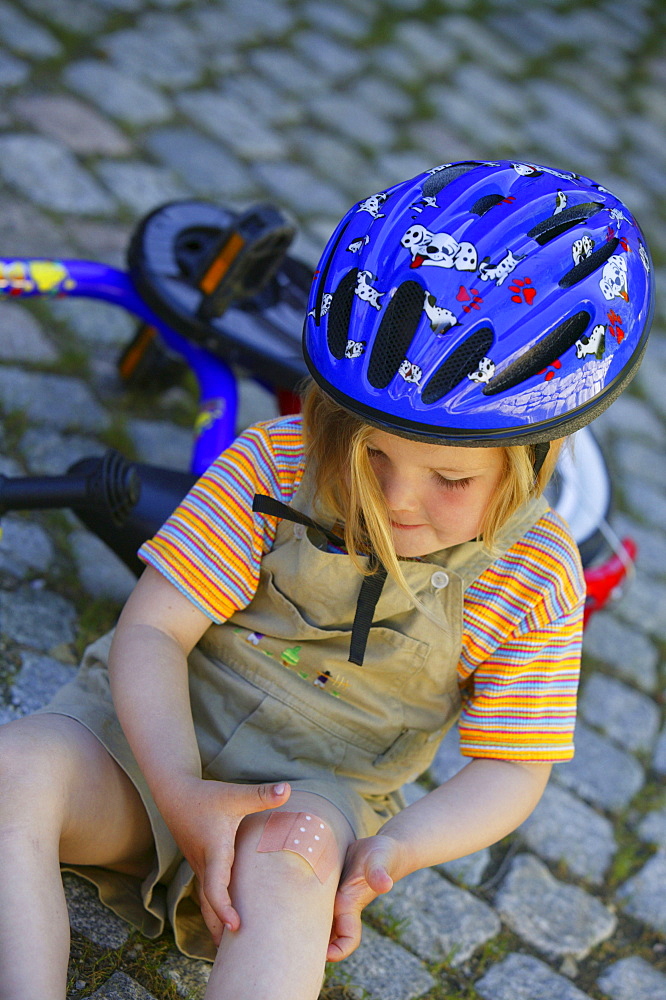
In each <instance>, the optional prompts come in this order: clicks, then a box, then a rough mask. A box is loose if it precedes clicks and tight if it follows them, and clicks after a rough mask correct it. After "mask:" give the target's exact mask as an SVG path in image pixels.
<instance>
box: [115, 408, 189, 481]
mask: <svg viewBox="0 0 666 1000" xmlns="http://www.w3.org/2000/svg"><path fill="white" fill-rule="evenodd" d="M127 432H128V433H129V435H130V437H131V438H132V442H133V444H134V447H135V448H136V451H137V456H138V458H139V461H142V462H151V463H152V464H153V465H166V466H167V467H168V468H170V469H178V470H179V471H181V472H187V471H188V470H189V467H190V453H191V451H192V440H193V438H192V431H191V430H189V429H187V428H185V427H178V426H176V424H172V423H169V422H168V421H166V420H139V419H137V418H134V419H132V420H129V421H128V422H127Z"/></svg>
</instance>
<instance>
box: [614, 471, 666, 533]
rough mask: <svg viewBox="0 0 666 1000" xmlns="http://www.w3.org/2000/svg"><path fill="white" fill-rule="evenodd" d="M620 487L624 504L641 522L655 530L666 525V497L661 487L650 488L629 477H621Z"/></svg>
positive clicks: (642, 482) (643, 482) (646, 484)
mask: <svg viewBox="0 0 666 1000" xmlns="http://www.w3.org/2000/svg"><path fill="white" fill-rule="evenodd" d="M621 486H622V492H623V494H624V498H625V502H627V503H628V504H629V506H630V507H631V508H632V510H635V511H636V512H637V513H638V514H639V516H640V518H641V520H643V521H646V522H647V523H648V524H653V525H654V526H655V527H656V528H660V527H662V526H663V525H664V524H666V496H665V491H664V488H663V487H657V486H652V485H651V484H650V483H647V482H645V481H641V480H639V479H634V478H632V477H630V476H623V477H622V479H621Z"/></svg>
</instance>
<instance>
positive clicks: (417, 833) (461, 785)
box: [328, 758, 551, 962]
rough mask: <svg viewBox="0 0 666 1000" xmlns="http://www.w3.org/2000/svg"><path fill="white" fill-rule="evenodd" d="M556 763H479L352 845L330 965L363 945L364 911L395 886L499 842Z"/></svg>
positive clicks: (519, 820) (529, 809)
mask: <svg viewBox="0 0 666 1000" xmlns="http://www.w3.org/2000/svg"><path fill="white" fill-rule="evenodd" d="M550 770H551V765H550V764H548V763H523V762H513V761H506V760H495V759H483V758H477V759H475V760H472V761H471V762H470V763H469V764H468V765H467V766H466V767H464V768H463V769H462V771H460V772H459V773H458V774H456V775H455V776H454V777H453V778H451V779H450V780H449V781H447V782H446V783H445V784H443V785H441V786H440V787H439V788H436V789H435V790H434V791H432V792H430V793H429V794H428V795H426V796H424V798H422V799H419V800H418V801H417V802H415V803H414V804H413V805H411V806H408V807H407V808H406V809H404V810H403V811H402V812H400V813H398V815H397V816H393V817H392V818H391V819H390V820H388V822H387V823H385V824H384V826H383V827H382V828H381V830H380V831H379V833H378V834H377V835H376V836H375V837H367V838H365V839H363V840H357V841H355V842H354V843H353V844H351V845H350V847H349V850H348V852H347V861H346V864H345V870H344V873H343V877H342V880H341V882H340V888H339V889H338V895H337V899H336V905H335V918H334V924H333V931H332V934H331V943H330V945H329V951H328V960H329V961H333V962H335V961H340V959H342V958H346V957H347V956H348V955H350V954H351V953H352V951H354V949H355V948H356V947H358V944H359V941H360V937H361V911H362V910H363V908H364V907H365V906H367V905H368V903H370V902H371V901H372V900H373V899H374V898H375V897H376V896H378V895H380V894H381V893H384V892H388V891H389V889H391V887H392V885H393V883H394V882H397V881H398V880H399V879H401V878H403V877H404V876H405V875H408V874H409V873H410V872H413V871H416V870H417V869H419V868H427V867H429V866H430V865H436V864H442V863H443V862H445V861H452V860H453V859H454V858H459V857H463V856H464V855H466V854H472V853H473V852H474V851H479V850H481V848H483V847H488V846H489V845H490V844H494V843H496V842H497V841H498V840H500V839H501V838H502V837H504V836H506V835H507V834H508V833H511V831H512V830H515V829H516V827H517V826H519V825H520V824H521V823H522V822H523V820H525V819H526V818H527V817H528V816H529V815H530V813H531V812H532V810H533V809H534V807H535V806H536V804H537V802H538V801H539V799H540V798H541V795H542V793H543V790H544V788H545V787H546V783H547V781H548V777H549V775H550Z"/></svg>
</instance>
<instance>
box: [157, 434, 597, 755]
mask: <svg viewBox="0 0 666 1000" xmlns="http://www.w3.org/2000/svg"><path fill="white" fill-rule="evenodd" d="M303 464H304V453H303V437H302V427H301V417H300V416H298V415H295V416H291V417H281V418H277V419H275V420H271V421H267V422H265V423H262V424H257V425H255V426H254V427H251V428H249V429H248V430H246V431H245V432H244V433H243V434H241V435H240V436H239V437H238V438H237V440H236V441H235V442H234V443H233V444H232V445H231V447H230V448H228V449H227V450H226V451H225V452H223V454H222V455H220V457H219V458H218V459H217V460H216V461H215V462H214V463H213V464H212V465H211V466H210V468H209V469H208V470H207V471H206V473H204V475H203V476H202V477H201V479H200V480H199V481H198V483H197V484H196V485H195V486H194V487H193V489H192V490H191V491H190V493H189V494H188V496H187V497H186V498H185V500H184V501H183V502H182V503H181V505H180V506H179V507H178V508H177V510H176V511H174V513H173V514H172V515H171V517H170V518H169V520H168V521H167V522H166V524H165V525H164V526H163V527H162V528H161V529H160V531H159V532H158V533H157V535H156V536H155V537H154V538H153V539H152V540H151V541H149V542H146V543H145V545H143V546H142V548H141V550H140V552H139V555H140V557H141V558H142V559H143V561H144V562H146V563H148V564H150V565H151V566H154V567H155V568H156V569H158V570H159V571H160V572H161V573H162V574H163V575H164V576H166V577H167V579H169V580H170V581H171V582H172V583H173V584H174V585H175V586H176V587H177V588H178V589H179V590H180V591H181V592H182V593H183V594H185V595H186V596H187V597H188V598H189V599H190V600H192V601H193V603H194V604H196V605H197V607H199V608H200V609H201V610H202V611H203V612H204V614H206V615H207V616H208V617H209V618H210V619H211V620H212V621H213V622H216V623H221V622H224V621H226V620H227V619H228V618H229V617H231V615H232V614H233V613H234V612H235V611H238V610H240V609H242V608H244V607H246V605H247V604H249V602H250V601H251V599H252V597H253V596H254V593H255V590H256V588H257V585H258V581H259V568H260V564H261V559H262V556H263V555H264V554H265V553H266V552H268V551H270V549H271V547H272V545H273V541H274V538H275V531H276V520H275V518H271V517H267V516H265V515H262V514H254V513H253V512H252V499H253V497H254V494H255V493H265V494H268V495H269V496H273V497H275V498H276V499H278V500H281V501H282V502H283V503H287V504H288V503H289V502H290V500H291V499H292V498H293V496H294V494H295V492H296V490H297V488H298V485H299V483H300V481H301V477H302V474H303ZM583 596H584V581H583V577H582V571H581V567H580V560H579V556H578V550H577V548H576V545H575V542H574V541H573V540H572V538H571V536H570V534H569V532H568V530H567V528H566V526H565V524H564V522H563V521H562V520H561V518H560V517H559V516H558V515H557V514H556V513H555V512H554V511H548V512H547V513H546V514H544V515H543V517H541V518H540V520H539V521H538V522H537V523H536V524H535V525H534V527H532V528H531V529H530V530H529V531H528V532H527V533H526V534H525V535H524V536H523V537H522V538H521V539H520V540H519V541H518V542H516V543H515V544H514V545H513V546H512V547H511V548H510V549H509V550H508V551H507V552H506V553H505V554H504V555H503V556H501V557H500V558H498V559H497V560H496V561H495V562H493V563H492V564H491V565H490V566H489V568H488V569H487V570H485V572H484V573H482V574H481V576H480V577H479V578H478V579H477V580H476V581H474V583H472V584H471V585H470V586H469V587H468V588H467V590H466V591H465V597H464V605H463V619H464V621H463V643H462V654H461V657H460V661H459V664H458V677H459V682H460V686H461V690H462V693H463V709H462V714H461V717H460V722H459V729H460V745H461V751H462V753H463V754H465V755H466V756H469V757H498V758H503V759H507V760H532V761H535V760H545V761H558V760H568V759H569V758H570V757H572V756H573V729H574V720H575V711H576V690H577V686H578V674H579V669H580V647H581V635H582V610H583Z"/></svg>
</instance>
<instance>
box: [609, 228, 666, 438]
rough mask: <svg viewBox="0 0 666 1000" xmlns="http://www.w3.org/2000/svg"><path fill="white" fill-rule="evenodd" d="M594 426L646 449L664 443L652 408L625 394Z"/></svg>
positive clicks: (662, 431)
mask: <svg viewBox="0 0 666 1000" xmlns="http://www.w3.org/2000/svg"><path fill="white" fill-rule="evenodd" d="M636 211H638V209H636ZM594 426H595V430H599V431H601V430H604V431H606V432H607V431H612V432H614V433H616V434H618V435H621V436H622V437H624V438H626V439H628V441H629V443H631V440H632V438H643V439H644V440H645V443H646V444H647V445H648V447H653V448H654V447H660V446H662V445H664V444H665V443H666V431H665V430H664V426H663V424H662V422H661V421H660V420H659V417H658V416H657V414H656V413H655V412H654V410H653V409H652V407H651V406H649V404H648V403H646V402H645V400H642V399H637V398H636V397H635V396H629V395H627V394H626V393H625V395H624V396H620V398H619V399H616V400H615V402H614V403H613V405H612V406H610V407H609V408H608V409H607V410H606V411H605V412H604V413H602V414H601V415H600V417H599V418H598V421H595V425H594Z"/></svg>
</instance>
